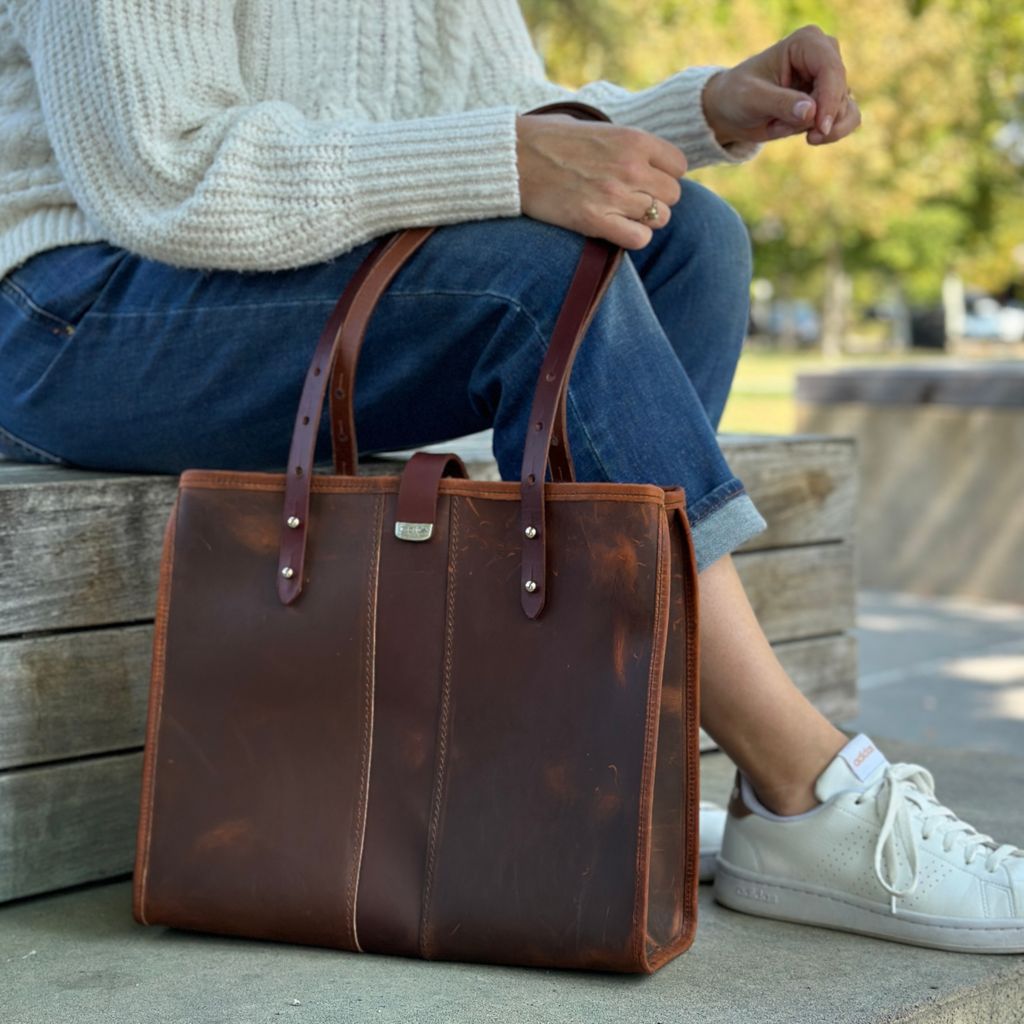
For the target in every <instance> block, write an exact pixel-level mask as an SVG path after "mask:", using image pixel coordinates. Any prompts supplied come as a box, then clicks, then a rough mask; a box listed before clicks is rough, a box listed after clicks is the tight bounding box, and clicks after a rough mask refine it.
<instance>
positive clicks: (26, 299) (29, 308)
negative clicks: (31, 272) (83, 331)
mask: <svg viewBox="0 0 1024 1024" xmlns="http://www.w3.org/2000/svg"><path fill="white" fill-rule="evenodd" d="M0 292H2V293H3V294H4V295H6V296H7V298H8V300H9V301H10V303H11V304H12V305H13V306H14V307H15V309H17V310H18V311H19V312H21V313H22V314H23V315H24V316H27V317H29V318H31V319H33V320H37V321H39V320H41V321H43V323H42V326H43V327H45V328H47V329H48V330H51V331H53V330H56V331H57V333H59V334H66V333H68V332H70V331H74V329H75V328H74V325H73V324H71V323H70V322H69V321H67V320H64V319H63V318H61V317H59V316H57V315H56V314H54V313H51V312H50V311H49V310H47V309H44V308H43V307H42V306H40V305H39V304H38V303H37V302H36V301H35V300H34V299H33V298H32V296H31V295H29V293H28V292H27V291H25V289H24V288H22V287H21V285H19V284H18V283H17V282H15V281H14V279H13V278H11V277H10V276H9V275H8V276H7V277H5V278H3V279H2V280H0Z"/></svg>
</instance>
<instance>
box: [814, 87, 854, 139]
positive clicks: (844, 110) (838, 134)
mask: <svg viewBox="0 0 1024 1024" xmlns="http://www.w3.org/2000/svg"><path fill="white" fill-rule="evenodd" d="M860 122H861V115H860V107H858V106H857V103H856V101H855V100H854V98H853V97H852V96H847V97H846V99H845V100H844V101H843V103H842V105H841V107H840V111H839V114H838V116H837V118H836V122H835V124H834V125H833V126H832V131H830V132H829V133H828V135H823V134H822V133H821V132H820V131H818V130H817V129H812V130H811V131H809V132H808V133H807V141H808V142H809V143H810V144H811V145H812V146H827V145H828V144H829V143H830V142H838V141H839V140H840V139H845V138H846V136H847V135H850V134H851V133H852V132H855V131H856V130H857V129H858V128H859V127H860Z"/></svg>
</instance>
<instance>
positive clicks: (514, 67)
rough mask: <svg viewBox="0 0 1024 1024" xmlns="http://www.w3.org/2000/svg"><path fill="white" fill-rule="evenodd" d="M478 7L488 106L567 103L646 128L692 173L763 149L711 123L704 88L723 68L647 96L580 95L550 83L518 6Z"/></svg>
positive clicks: (480, 69)
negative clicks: (675, 150)
mask: <svg viewBox="0 0 1024 1024" xmlns="http://www.w3.org/2000/svg"><path fill="white" fill-rule="evenodd" d="M473 7H474V17H473V19H472V25H473V29H472V33H473V47H474V63H473V74H472V78H473V92H474V93H475V94H476V95H478V96H479V97H481V100H483V98H484V97H490V98H491V101H492V102H493V101H494V100H496V99H498V98H500V99H502V100H506V101H510V102H513V103H515V104H516V106H517V107H518V109H519V110H521V111H523V110H529V109H531V108H533V107H538V106H541V105H543V104H545V103H555V102H558V101H559V100H578V101H580V102H582V103H588V104H590V105H591V106H593V107H597V108H598V109H599V110H601V111H603V112H604V113H605V114H607V115H608V117H610V118H611V120H612V121H615V122H616V123H618V124H626V125H630V126H632V127H634V128H642V129H644V130H645V131H648V132H651V133H652V134H654V135H658V136H660V137H661V138H663V139H666V140H667V141H668V142H671V143H673V144H674V145H676V146H678V147H679V148H680V149H681V150H682V151H683V152H684V153H685V154H686V159H687V163H688V165H689V167H690V169H691V170H696V169H697V168H699V167H705V166H707V165H709V164H719V163H742V162H743V161H746V160H749V159H751V158H752V157H753V156H755V155H756V154H757V152H758V151H759V149H760V147H759V146H757V145H755V144H753V143H732V144H730V145H728V146H722V145H721V144H720V143H719V142H718V140H717V139H716V138H715V134H714V132H713V131H712V130H711V128H710V126H709V125H708V123H707V120H706V118H705V117H704V110H703V106H702V103H701V98H702V95H703V92H704V86H705V85H706V84H707V82H708V79H709V78H711V77H712V76H713V75H715V74H717V73H718V72H719V71H722V70H724V69H723V68H721V67H717V66H704V67H690V68H686V69H685V70H683V71H680V72H678V73H677V74H675V75H672V76H671V77H669V78H666V79H665V80H664V81H662V82H659V83H658V84H657V85H654V86H651V88H649V89H644V90H641V91H639V92H631V91H630V90H628V89H624V88H622V87H621V86H619V85H614V84H613V83H611V82H603V81H598V82H590V83H588V84H587V85H584V86H582V87H581V88H580V89H577V90H575V91H573V90H571V89H566V88H564V87H562V86H559V85H557V84H555V83H554V82H551V81H549V80H548V78H547V76H546V74H545V71H544V65H543V62H542V61H541V58H540V56H539V55H538V53H537V51H536V49H535V48H534V46H533V44H532V42H531V40H530V36H529V32H528V30H527V27H526V23H525V22H524V20H523V17H522V14H521V12H520V10H519V5H518V2H517V0H477V2H476V3H474V4H473Z"/></svg>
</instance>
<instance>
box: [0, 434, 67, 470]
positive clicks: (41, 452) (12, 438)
mask: <svg viewBox="0 0 1024 1024" xmlns="http://www.w3.org/2000/svg"><path fill="white" fill-rule="evenodd" d="M0 441H2V442H5V443H7V444H10V445H12V446H13V447H14V448H20V449H21V450H22V451H24V452H25V454H26V455H34V456H36V458H37V459H43V460H44V461H45V462H47V463H49V464H51V465H54V466H70V465H71V463H70V462H68V460H67V459H64V458H61V456H59V455H54V454H53V452H48V451H47V450H46V449H45V448H40V447H39V446H38V445H34V444H31V443H30V442H28V441H25V440H23V439H22V438H20V437H18V436H17V435H16V434H12V433H11V432H10V431H9V430H8V429H7V428H6V427H4V426H2V425H0Z"/></svg>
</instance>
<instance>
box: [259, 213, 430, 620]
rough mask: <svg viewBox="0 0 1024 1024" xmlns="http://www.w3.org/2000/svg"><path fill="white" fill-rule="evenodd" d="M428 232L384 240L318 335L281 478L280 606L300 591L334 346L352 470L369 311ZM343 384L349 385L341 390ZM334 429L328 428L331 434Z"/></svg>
mask: <svg viewBox="0 0 1024 1024" xmlns="http://www.w3.org/2000/svg"><path fill="white" fill-rule="evenodd" d="M433 230H434V229H433V228H414V229H410V230H408V231H403V232H401V233H400V234H397V235H392V236H391V237H390V238H388V239H386V240H385V241H383V242H382V243H381V244H380V245H379V246H377V248H376V249H374V250H373V252H372V253H371V254H370V256H369V257H368V258H367V260H366V261H365V263H364V264H363V266H361V267H360V268H359V270H358V271H356V273H355V274H354V275H353V276H352V279H351V280H350V281H349V284H348V286H347V287H346V288H345V291H344V292H343V293H342V296H341V298H340V299H339V300H338V303H337V305H335V307H334V310H333V312H332V313H331V315H330V317H329V318H328V320H327V324H326V326H325V327H324V329H323V332H322V333H321V335H320V340H319V342H318V343H317V347H316V350H315V351H314V353H313V360H312V362H311V363H310V366H309V370H308V371H307V373H306V381H305V384H304V385H303V388H302V397H301V398H300V400H299V411H298V413H297V415H296V417H295V427H294V430H293V432H292V444H291V449H290V450H289V453H288V472H287V476H286V478H285V493H284V508H283V511H282V523H281V545H280V552H279V555H278V576H277V594H278V597H279V598H280V599H281V601H282V602H283V603H284V604H291V603H292V602H293V601H294V600H295V599H296V598H297V597H298V596H299V594H300V593H302V587H303V581H304V578H305V576H304V572H305V563H306V538H307V533H308V528H309V496H310V490H311V487H312V483H313V460H314V457H315V454H316V440H317V434H318V432H319V428H320V418H321V415H322V413H323V408H324V396H325V393H326V391H327V382H328V379H329V378H331V377H332V376H333V373H332V371H333V368H334V365H335V360H336V359H337V355H338V349H339V347H340V348H341V349H342V351H343V353H346V355H345V357H344V363H343V373H342V377H341V381H340V382H339V384H338V386H337V387H338V389H340V390H342V391H343V392H344V393H345V396H346V397H345V399H344V401H345V402H346V410H347V412H348V422H347V423H346V424H345V427H346V431H347V433H346V435H345V438H344V440H342V439H341V438H340V437H338V436H335V437H333V438H332V441H333V443H334V445H335V461H336V462H337V461H338V460H339V458H340V460H341V461H342V462H343V464H344V465H345V466H346V469H345V470H344V472H347V473H350V474H354V473H355V471H356V442H355V425H354V421H353V418H352V412H351V408H352V406H351V392H352V387H351V381H352V380H353V379H354V375H355V363H356V360H357V358H358V356H359V348H360V346H361V345H362V342H363V335H364V334H365V331H366V325H367V323H368V322H369V318H370V313H372V312H373V307H374V306H375V305H376V304H377V300H378V299H379V298H380V296H381V294H382V293H383V292H384V290H385V289H386V288H387V286H388V284H390V282H391V279H392V278H393V277H394V276H395V274H397V273H398V271H399V270H400V269H401V267H402V265H403V264H404V263H405V261H406V260H407V259H408V258H409V257H410V256H411V255H412V254H413V253H414V252H415V251H416V250H417V249H418V248H419V247H420V246H421V245H422V244H423V243H424V242H425V241H426V240H427V238H428V237H429V236H430V234H431V233H432V232H433ZM346 381H347V382H349V383H348V387H346V386H345V385H346ZM333 429H334V426H333V424H332V430H333Z"/></svg>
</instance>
